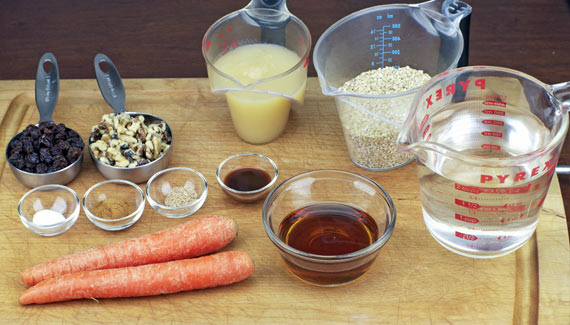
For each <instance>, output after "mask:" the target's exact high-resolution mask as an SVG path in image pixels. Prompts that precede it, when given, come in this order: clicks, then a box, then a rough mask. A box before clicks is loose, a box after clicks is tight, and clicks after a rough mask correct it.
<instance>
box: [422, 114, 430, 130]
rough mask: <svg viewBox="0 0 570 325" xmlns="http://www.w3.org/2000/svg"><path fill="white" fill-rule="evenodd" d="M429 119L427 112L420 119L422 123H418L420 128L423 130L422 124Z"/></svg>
mask: <svg viewBox="0 0 570 325" xmlns="http://www.w3.org/2000/svg"><path fill="white" fill-rule="evenodd" d="M428 119H429V114H426V115H425V116H424V118H423V119H422V123H420V130H423V128H424V126H425V125H426V123H427V121H428Z"/></svg>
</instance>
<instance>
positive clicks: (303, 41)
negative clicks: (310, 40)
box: [299, 36, 305, 45]
mask: <svg viewBox="0 0 570 325" xmlns="http://www.w3.org/2000/svg"><path fill="white" fill-rule="evenodd" d="M299 39H300V40H301V44H303V45H305V39H304V38H303V36H301V37H299Z"/></svg>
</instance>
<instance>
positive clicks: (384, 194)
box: [261, 169, 396, 263]
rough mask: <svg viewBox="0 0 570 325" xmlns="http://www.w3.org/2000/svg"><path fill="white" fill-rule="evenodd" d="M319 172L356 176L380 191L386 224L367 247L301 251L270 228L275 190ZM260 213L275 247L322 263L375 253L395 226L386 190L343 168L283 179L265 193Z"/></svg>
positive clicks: (322, 170)
mask: <svg viewBox="0 0 570 325" xmlns="http://www.w3.org/2000/svg"><path fill="white" fill-rule="evenodd" d="M321 173H337V174H339V175H348V176H350V177H355V178H358V179H360V180H363V181H365V182H366V183H368V184H369V185H372V186H373V187H375V188H376V189H378V190H379V191H380V194H381V196H382V198H383V199H384V200H385V202H386V204H387V208H388V212H389V214H388V216H387V217H388V220H387V226H386V229H385V231H384V233H382V235H381V236H380V237H379V238H378V239H377V240H376V241H375V242H373V243H372V244H370V245H369V246H368V247H366V248H363V249H360V250H357V251H354V252H351V253H347V254H340V255H319V254H311V253H307V252H303V251H301V250H298V249H296V248H293V247H291V246H289V245H287V244H285V242H283V241H282V240H281V239H280V238H279V237H278V236H277V235H276V234H275V232H274V231H273V229H272V228H271V226H270V224H269V220H268V219H269V216H268V210H269V207H268V205H269V203H270V201H271V199H272V198H273V196H274V195H275V193H277V191H278V190H279V189H280V188H282V187H283V186H285V185H286V184H289V183H290V182H292V181H294V180H295V179H298V178H301V177H305V176H308V175H312V174H321ZM329 178H330V177H329ZM261 214H262V216H261V218H262V221H263V227H264V229H265V232H266V234H267V236H268V237H269V239H270V240H271V241H272V242H273V244H275V246H277V248H279V249H280V250H282V251H283V252H286V253H288V254H292V255H294V256H295V257H299V258H302V259H305V260H312V261H314V262H324V263H338V262H346V261H350V260H354V259H358V258H361V257H364V256H369V255H371V254H373V253H375V252H376V251H378V250H379V249H380V248H382V247H383V246H384V245H385V244H386V242H387V241H388V240H389V239H390V238H391V237H392V233H393V232H394V228H395V226H396V207H395V205H394V201H393V200H392V198H391V197H390V195H389V194H388V192H387V191H386V190H384V188H383V187H382V186H380V185H379V184H378V183H377V182H376V181H374V180H373V179H371V178H369V177H366V176H363V175H360V174H357V173H355V172H350V171H345V170H340V169H316V170H311V171H308V172H303V173H300V174H297V175H294V176H292V177H289V178H288V179H286V180H284V181H283V182H281V183H280V184H279V185H277V186H276V187H275V188H274V189H273V190H272V191H271V192H270V193H269V195H267V198H266V199H265V201H264V202H263V209H262V213H261ZM390 217H391V218H390Z"/></svg>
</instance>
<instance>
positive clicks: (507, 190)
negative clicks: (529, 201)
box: [455, 183, 530, 194]
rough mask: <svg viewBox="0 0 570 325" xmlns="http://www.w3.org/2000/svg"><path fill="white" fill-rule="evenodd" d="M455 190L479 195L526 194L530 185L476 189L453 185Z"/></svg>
mask: <svg viewBox="0 0 570 325" xmlns="http://www.w3.org/2000/svg"><path fill="white" fill-rule="evenodd" d="M455 189H456V190H459V191H462V192H467V193H473V194H481V193H490V194H521V193H528V192H529V191H530V184H528V185H526V186H520V187H495V188H493V187H477V186H467V185H461V184H457V183H455Z"/></svg>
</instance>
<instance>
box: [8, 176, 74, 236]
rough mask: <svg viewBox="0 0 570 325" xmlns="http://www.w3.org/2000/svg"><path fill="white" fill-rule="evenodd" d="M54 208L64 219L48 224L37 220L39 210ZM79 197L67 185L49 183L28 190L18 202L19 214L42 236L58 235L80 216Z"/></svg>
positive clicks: (32, 229)
mask: <svg viewBox="0 0 570 325" xmlns="http://www.w3.org/2000/svg"><path fill="white" fill-rule="evenodd" d="M43 210H52V211H53V212H55V213H61V215H63V220H60V221H57V222H55V223H49V224H46V222H45V221H43V222H42V221H39V220H36V222H34V215H36V214H37V213H38V212H39V211H43ZM79 210H80V205H79V197H78V196H77V193H75V191H74V190H72V189H70V188H69V187H67V186H63V185H56V184H48V185H42V186H38V187H36V188H34V189H32V190H30V191H28V192H27V193H26V194H24V196H22V198H21V199H20V202H19V203H18V214H19V215H20V220H22V223H23V224H24V226H26V228H28V229H30V230H31V231H33V232H35V233H36V234H38V235H41V236H56V235H59V234H62V233H64V232H66V231H67V230H68V229H69V228H71V226H73V224H75V221H77V217H78V216H79Z"/></svg>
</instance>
